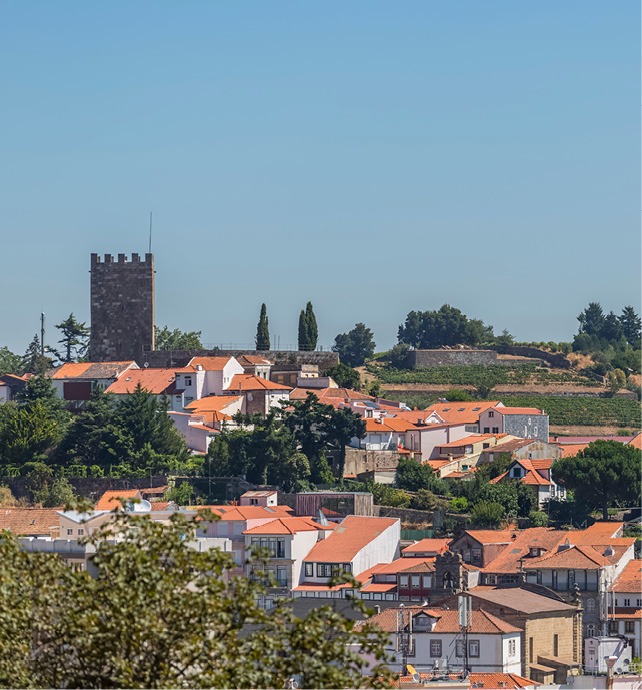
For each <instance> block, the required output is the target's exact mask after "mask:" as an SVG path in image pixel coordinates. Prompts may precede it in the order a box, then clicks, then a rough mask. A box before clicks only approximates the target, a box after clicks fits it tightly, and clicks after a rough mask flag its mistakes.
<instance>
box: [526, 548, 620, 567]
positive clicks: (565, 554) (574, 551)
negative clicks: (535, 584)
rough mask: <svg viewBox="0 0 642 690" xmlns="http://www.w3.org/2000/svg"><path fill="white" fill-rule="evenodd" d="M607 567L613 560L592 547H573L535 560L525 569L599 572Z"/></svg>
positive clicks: (530, 561)
mask: <svg viewBox="0 0 642 690" xmlns="http://www.w3.org/2000/svg"><path fill="white" fill-rule="evenodd" d="M606 565H611V560H610V559H609V558H607V557H606V556H603V555H602V554H601V553H599V552H598V551H596V550H595V549H594V548H593V547H592V546H578V545H573V546H571V547H570V548H568V549H562V550H561V551H559V550H558V551H554V552H553V553H549V554H546V555H544V556H541V557H540V558H533V559H532V560H529V562H528V565H526V566H525V567H527V568H529V567H530V568H562V569H572V570H582V569H584V570H599V569H600V568H602V567H604V566H606Z"/></svg>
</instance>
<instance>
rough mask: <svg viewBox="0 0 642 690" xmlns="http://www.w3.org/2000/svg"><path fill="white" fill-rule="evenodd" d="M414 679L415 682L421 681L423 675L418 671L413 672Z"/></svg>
mask: <svg viewBox="0 0 642 690" xmlns="http://www.w3.org/2000/svg"><path fill="white" fill-rule="evenodd" d="M412 679H413V680H414V681H415V683H420V682H421V676H420V675H419V674H418V673H415V674H413V676H412Z"/></svg>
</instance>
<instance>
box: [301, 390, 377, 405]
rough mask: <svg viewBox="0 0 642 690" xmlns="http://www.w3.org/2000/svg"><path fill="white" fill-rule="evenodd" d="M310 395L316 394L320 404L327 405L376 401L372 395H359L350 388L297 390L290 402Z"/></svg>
mask: <svg viewBox="0 0 642 690" xmlns="http://www.w3.org/2000/svg"><path fill="white" fill-rule="evenodd" d="M308 393H314V395H316V396H317V398H318V399H319V402H322V403H325V404H326V405H333V404H335V403H338V402H349V401H350V400H374V398H373V397H372V396H371V395H366V394H365V393H359V391H353V390H351V389H350V388H295V389H294V390H293V391H292V392H291V393H290V400H305V399H306V398H307V397H308Z"/></svg>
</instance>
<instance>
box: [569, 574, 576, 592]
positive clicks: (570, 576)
mask: <svg viewBox="0 0 642 690" xmlns="http://www.w3.org/2000/svg"><path fill="white" fill-rule="evenodd" d="M574 584H575V571H574V570H569V571H568V588H569V589H573V585H574Z"/></svg>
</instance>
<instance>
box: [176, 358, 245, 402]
mask: <svg viewBox="0 0 642 690" xmlns="http://www.w3.org/2000/svg"><path fill="white" fill-rule="evenodd" d="M243 371H244V370H243V367H242V366H241V365H240V364H239V363H238V362H237V361H236V359H235V358H234V357H192V359H190V361H189V362H188V363H187V365H186V366H185V367H182V368H181V369H175V370H174V372H175V375H176V386H177V387H178V388H181V389H182V390H184V391H185V406H187V405H189V404H190V403H191V402H193V401H194V400H198V399H200V398H204V397H206V396H208V395H222V394H223V391H225V390H227V389H228V388H229V387H230V383H231V382H232V378H233V377H234V376H235V375H236V374H242V373H243Z"/></svg>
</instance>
